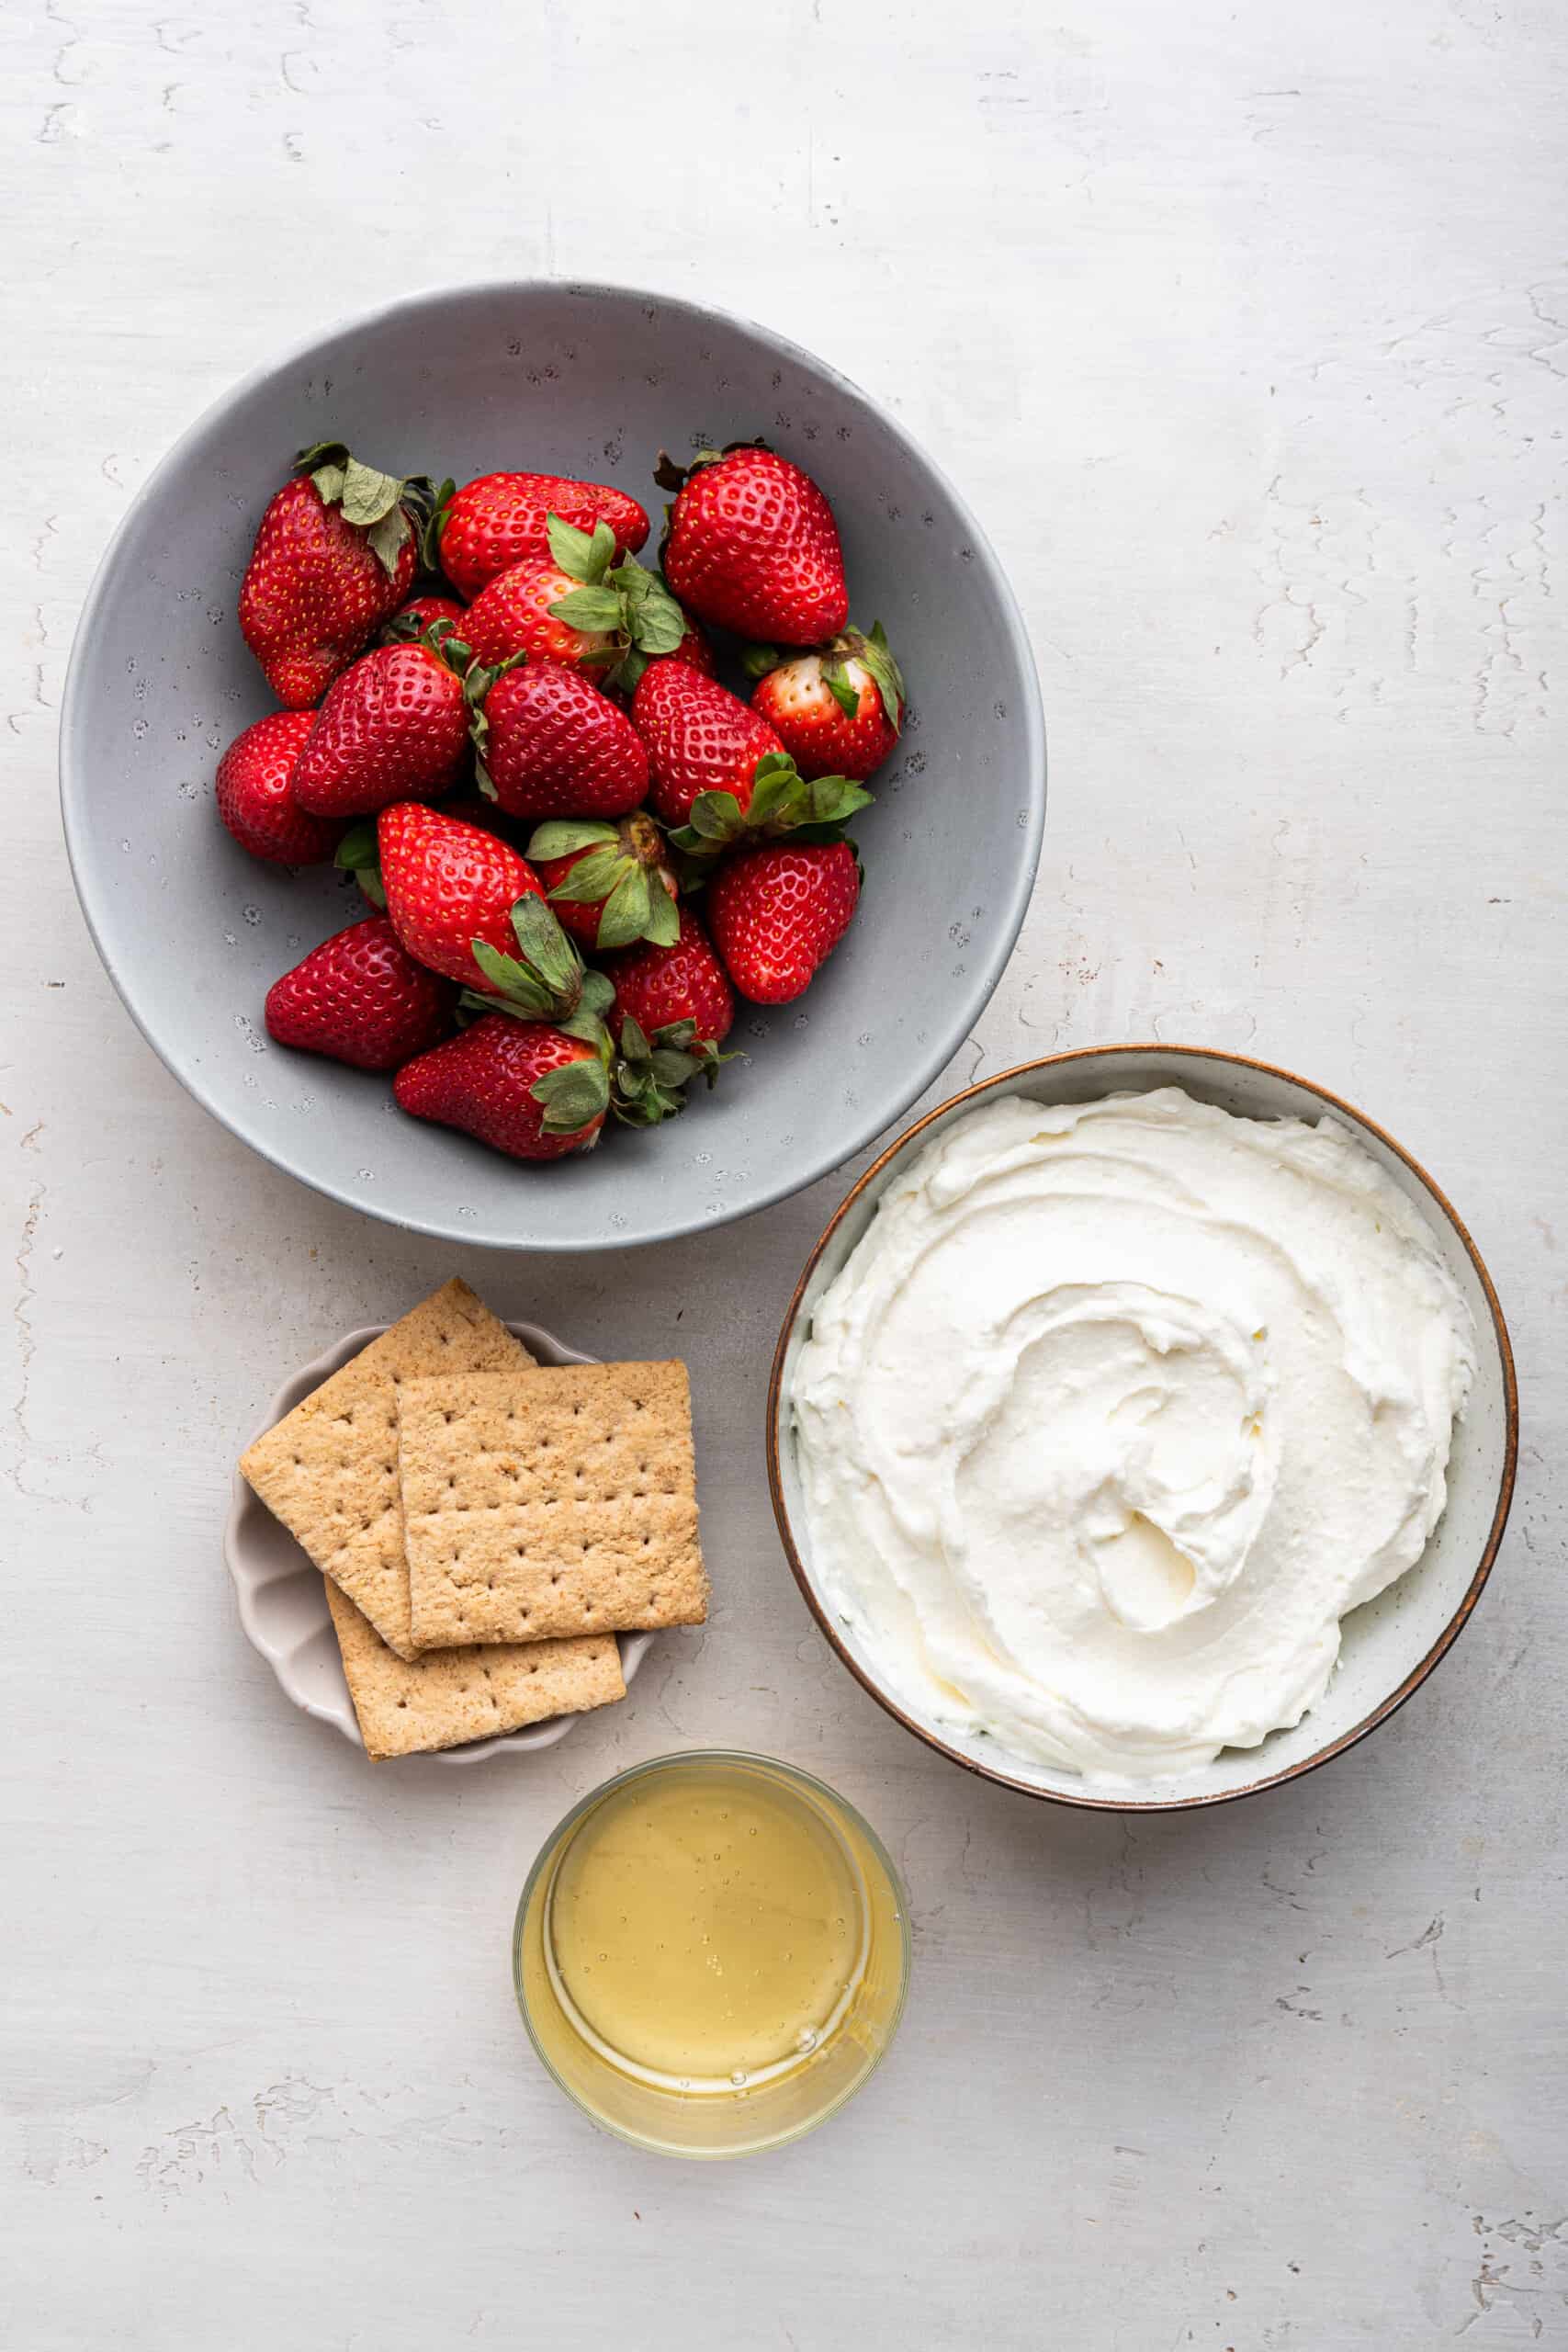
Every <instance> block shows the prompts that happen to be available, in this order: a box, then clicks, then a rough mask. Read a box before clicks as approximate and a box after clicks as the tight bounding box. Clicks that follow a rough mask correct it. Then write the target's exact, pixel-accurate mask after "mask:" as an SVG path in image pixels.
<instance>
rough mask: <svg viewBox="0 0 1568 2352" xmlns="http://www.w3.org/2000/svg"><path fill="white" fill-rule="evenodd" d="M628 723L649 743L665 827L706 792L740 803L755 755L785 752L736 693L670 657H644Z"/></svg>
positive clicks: (655, 797) (745, 799) (657, 807)
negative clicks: (649, 659)
mask: <svg viewBox="0 0 1568 2352" xmlns="http://www.w3.org/2000/svg"><path fill="white" fill-rule="evenodd" d="M631 721H632V725H633V726H634V727H635V728H636V729H637V733H638V734H639V735H640V736H641V738H642V740H643V741H644V742H645V743H646V744H647V746H648V764H649V771H650V773H651V775H652V778H653V786H652V791H651V793H650V795H649V797H650V799H651V801H652V804H653V808H654V811H655V813H656V814H657V815H658V816H659V817H660V819H661V820H662V821H663V822H664V823H665V824H667V825H683V824H685V823H686V822H687V820H688V819H689V818H690V816H691V813H692V804H693V802H694V800H695V799H696V798H697V797H698V796H699V794H701V793H705V792H728V793H733V795H734V796H735V798H736V799H737V801H738V802H739V805H740V807H741V809H745V808H746V807H747V805H748V804H749V802H750V797H751V778H752V776H753V775H754V774H755V773H756V767H757V763H758V761H759V760H761V759H764V758H766V757H767V755H768V754H769V753H770V752H783V750H784V745H783V744H782V743H781V742H780V741H779V739H778V737H777V736H776V735H775V734H774V732H773V729H772V727H770V726H769V724H768V722H767V720H766V719H765V718H762V717H761V715H760V714H759V713H757V712H754V711H751V710H749V709H748V708H747V707H746V705H745V704H744V703H743V702H742V701H741V699H740V697H739V695H732V694H731V693H730V691H729V689H728V686H721V685H720V684H718V682H717V680H716V679H714V678H708V677H705V676H704V675H703V674H702V673H701V672H700V671H698V670H694V668H693V667H692V665H691V663H690V662H682V661H680V660H678V659H675V658H670V659H667V660H665V661H662V662H649V665H648V668H647V669H646V670H645V671H644V672H643V674H642V677H641V680H640V681H639V683H638V685H637V692H636V693H635V694H634V695H633V696H632V707H631Z"/></svg>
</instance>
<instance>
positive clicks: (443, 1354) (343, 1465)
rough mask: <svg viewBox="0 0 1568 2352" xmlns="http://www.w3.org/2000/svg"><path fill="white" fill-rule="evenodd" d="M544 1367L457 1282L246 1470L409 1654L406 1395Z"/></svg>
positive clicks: (305, 1406)
mask: <svg viewBox="0 0 1568 2352" xmlns="http://www.w3.org/2000/svg"><path fill="white" fill-rule="evenodd" d="M533 1361H534V1359H533V1358H532V1356H531V1355H530V1354H529V1353H528V1351H527V1349H526V1348H525V1347H524V1345H523V1343H522V1341H521V1340H514V1339H513V1336H512V1334H511V1332H510V1331H509V1330H508V1329H506V1326H505V1325H504V1324H503V1323H501V1322H498V1321H497V1319H496V1317H494V1316H493V1315H492V1314H491V1311H490V1309H489V1307H488V1306H485V1305H484V1303H483V1302H482V1300H480V1299H479V1298H477V1297H476V1296H475V1295H474V1293H473V1292H472V1291H471V1290H470V1289H469V1288H468V1284H467V1283H462V1282H456V1281H454V1282H449V1283H444V1284H443V1286H442V1287H441V1289H440V1290H438V1291H436V1292H434V1294H433V1295H431V1296H430V1297H429V1298H427V1299H425V1300H423V1302H422V1303H421V1304H420V1305H419V1306H416V1307H414V1308H412V1310H411V1312H410V1313H409V1314H407V1315H405V1316H404V1317H402V1318H401V1320H400V1322H397V1323H394V1324H392V1325H391V1327H390V1329H388V1330H386V1331H384V1332H383V1333H382V1334H381V1336H380V1338H379V1339H378V1340H371V1342H370V1344H369V1346H368V1347H367V1348H365V1349H363V1350H362V1351H361V1352H360V1353H359V1354H358V1355H356V1356H355V1357H354V1358H353V1359H352V1361H351V1362H350V1363H345V1364H344V1367H343V1370H342V1371H341V1372H335V1373H333V1376H332V1378H331V1379H330V1380H328V1381H325V1382H323V1383H322V1385H321V1387H320V1388H318V1389H315V1390H313V1391H312V1393H311V1394H310V1396H309V1397H306V1398H305V1399H304V1401H303V1402H302V1403H301V1404H299V1405H297V1406H296V1407H295V1408H294V1410H293V1411H292V1412H291V1413H288V1414H287V1415H286V1416H285V1417H284V1419H282V1420H281V1421H279V1422H278V1424H277V1426H276V1429H272V1430H268V1431H267V1433H266V1435H265V1437H263V1438H258V1439H257V1441H256V1442H255V1444H254V1445H253V1446H252V1447H251V1449H250V1451H249V1453H246V1454H245V1456H244V1457H243V1460H242V1462H241V1464H240V1468H241V1471H242V1472H243V1476H245V1477H246V1478H247V1479H248V1480H249V1481H250V1483H251V1485H252V1486H253V1487H254V1488H255V1491H256V1493H257V1494H258V1495H259V1496H260V1497H261V1498H262V1500H263V1502H264V1503H265V1505H266V1506H267V1509H268V1510H271V1511H273V1512H274V1513H275V1514H276V1517H277V1518H279V1519H280V1520H281V1521H283V1524H284V1525H285V1527H287V1528H288V1532H289V1533H290V1534H291V1535H292V1536H293V1537H294V1538H295V1541H296V1542H297V1543H299V1544H301V1545H302V1546H303V1547H304V1549H305V1550H306V1551H307V1552H308V1553H309V1554H310V1558H311V1559H312V1560H313V1561H314V1562H315V1564H316V1566H317V1567H319V1568H320V1569H321V1570H322V1571H323V1573H324V1574H325V1575H326V1576H328V1577H330V1578H331V1579H332V1580H333V1583H334V1584H337V1585H339V1586H341V1587H342V1589H343V1590H344V1592H346V1593H347V1595H348V1596H349V1599H350V1600H353V1601H355V1603H356V1604H357V1605H358V1607H359V1608H360V1609H362V1610H363V1611H364V1612H365V1614H366V1616H367V1617H368V1618H369V1620H370V1623H372V1625H374V1626H375V1628H376V1631H377V1632H378V1634H380V1636H381V1638H382V1640H383V1641H384V1642H386V1643H388V1644H389V1645H390V1646H391V1648H393V1649H394V1650H396V1651H397V1653H398V1655H399V1657H412V1656H413V1655H414V1647H415V1645H414V1639H413V1634H412V1630H411V1627H410V1622H409V1572H408V1559H407V1555H406V1554H405V1552H404V1549H403V1507H402V1493H401V1489H400V1486H399V1483H398V1389H399V1386H400V1384H401V1383H402V1382H403V1381H405V1380H413V1379H418V1378H420V1377H422V1376H428V1375H429V1374H434V1373H439V1372H445V1371H446V1370H447V1369H448V1368H450V1369H452V1370H453V1371H460V1372H466V1373H477V1372H489V1371H494V1370H498V1369H501V1368H503V1367H515V1368H519V1369H525V1368H526V1367H527V1366H529V1365H530V1364H532V1363H533Z"/></svg>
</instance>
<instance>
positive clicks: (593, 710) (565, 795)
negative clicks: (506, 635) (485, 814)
mask: <svg viewBox="0 0 1568 2352" xmlns="http://www.w3.org/2000/svg"><path fill="white" fill-rule="evenodd" d="M473 733H474V743H475V747H476V749H477V750H478V752H479V786H480V789H481V790H482V791H485V792H487V793H488V794H489V795H490V796H491V797H492V798H493V799H494V800H495V801H496V802H497V803H498V804H499V806H500V807H501V808H502V809H505V811H506V813H507V814H508V816H512V817H566V816H574V817H624V816H625V815H626V814H627V812H628V811H629V810H631V809H635V808H636V807H637V803H638V801H639V800H640V799H641V798H642V797H643V794H644V793H645V792H646V791H647V789H648V753H647V752H645V751H644V749H643V746H642V739H641V737H640V736H639V735H638V734H637V731H636V729H634V728H633V726H632V724H631V722H630V720H629V719H628V718H626V713H625V712H624V711H622V710H618V709H617V708H616V707H615V704H614V703H613V702H612V701H611V700H610V698H609V696H608V695H602V694H601V693H600V691H599V689H598V687H597V686H595V685H592V684H590V683H589V681H588V679H587V678H585V677H584V676H582V674H581V673H580V672H579V671H576V670H563V669H561V668H560V667H559V666H558V664H557V663H555V662H527V663H526V664H525V665H523V666H521V667H517V668H509V669H505V670H503V671H502V673H501V675H500V676H499V677H497V678H495V679H494V680H493V682H492V683H491V684H490V685H489V687H488V688H481V691H479V693H478V694H477V695H476V705H475V710H474V719H473Z"/></svg>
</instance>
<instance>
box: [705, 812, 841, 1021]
mask: <svg viewBox="0 0 1568 2352" xmlns="http://www.w3.org/2000/svg"><path fill="white" fill-rule="evenodd" d="M860 881H861V877H860V866H859V865H858V864H857V862H856V859H855V854H854V851H853V850H852V848H851V846H850V844H849V842H831V843H829V844H828V845H827V846H807V847H802V846H801V845H799V844H798V843H795V842H781V843H780V844H778V845H777V846H776V847H774V846H769V847H765V848H762V849H752V850H745V851H743V852H742V853H741V854H740V855H739V857H735V858H731V859H730V861H729V863H728V865H724V866H721V867H720V869H719V871H718V873H717V874H716V876H714V879H713V881H712V883H711V884H710V885H709V888H708V893H707V913H708V922H709V924H710V925H711V927H712V931H713V936H714V942H715V944H716V946H717V948H718V952H719V954H720V955H721V956H723V958H724V963H725V968H726V970H727V971H728V974H729V977H730V978H731V979H732V980H733V981H734V983H735V985H736V987H737V988H738V989H739V991H740V993H741V995H742V996H744V997H750V1000H751V1002H752V1003H753V1004H788V1003H790V1002H792V1001H793V1000H794V999H795V997H797V996H799V995H800V994H801V992H802V991H803V990H804V989H806V988H807V986H808V985H809V983H810V981H811V978H812V976H813V974H814V973H815V972H816V971H817V970H818V967H819V966H821V965H822V964H823V963H824V962H826V960H827V958H828V957H829V956H830V955H831V954H832V952H833V950H834V948H835V947H836V946H837V945H838V944H839V942H840V939H841V938H842V937H843V935H844V933H845V932H846V931H847V930H848V928H849V923H850V918H851V916H852V914H853V913H854V910H855V902H856V900H857V899H858V898H859V897H860Z"/></svg>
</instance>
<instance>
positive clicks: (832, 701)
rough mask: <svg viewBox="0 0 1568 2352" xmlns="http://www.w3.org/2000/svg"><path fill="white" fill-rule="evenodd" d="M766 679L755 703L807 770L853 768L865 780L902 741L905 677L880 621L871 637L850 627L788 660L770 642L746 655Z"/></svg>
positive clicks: (753, 672)
mask: <svg viewBox="0 0 1568 2352" xmlns="http://www.w3.org/2000/svg"><path fill="white" fill-rule="evenodd" d="M744 666H745V668H746V670H747V672H748V673H749V674H750V676H752V677H755V678H757V679H758V680H759V681H760V683H759V684H758V686H757V689H756V691H755V693H754V694H753V695H752V696H751V707H752V709H753V710H754V711H756V712H757V713H758V715H759V716H760V717H761V718H765V719H767V721H768V722H769V724H770V725H771V726H772V727H773V730H774V732H775V733H776V734H777V736H778V738H779V740H780V741H781V742H782V743H783V745H784V749H785V751H786V752H789V753H790V755H791V757H792V758H793V759H794V761H795V766H796V767H797V768H798V769H799V770H800V773H801V775H805V776H822V775H850V776H857V777H859V778H860V780H861V781H862V782H864V780H865V778H866V777H867V776H868V775H874V772H875V771H876V769H878V768H879V767H880V766H881V765H882V763H883V761H884V760H885V759H886V757H887V755H888V753H889V752H891V751H892V750H893V748H894V745H895V744H896V743H897V741H898V730H899V729H900V727H901V726H902V725H903V723H904V681H903V678H902V676H901V675H900V673H899V669H898V664H897V662H895V661H894V659H893V656H892V654H891V653H890V652H889V650H888V648H887V639H886V636H885V634H884V632H883V628H882V623H881V622H880V621H878V622H877V624H876V626H875V628H874V629H873V630H872V632H871V635H870V636H869V637H863V636H862V635H861V633H860V631H859V630H858V629H847V630H846V631H845V632H844V634H843V636H842V637H840V638H836V639H834V641H833V643H832V644H831V645H827V646H824V647H823V648H822V649H821V650H820V651H819V652H814V653H797V654H795V656H794V658H793V659H790V660H784V659H781V657H780V656H779V655H778V654H777V653H776V652H775V651H774V650H773V647H772V646H771V645H760V646H753V647H752V648H751V649H750V651H749V652H748V653H747V654H746V656H745V657H744Z"/></svg>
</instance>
